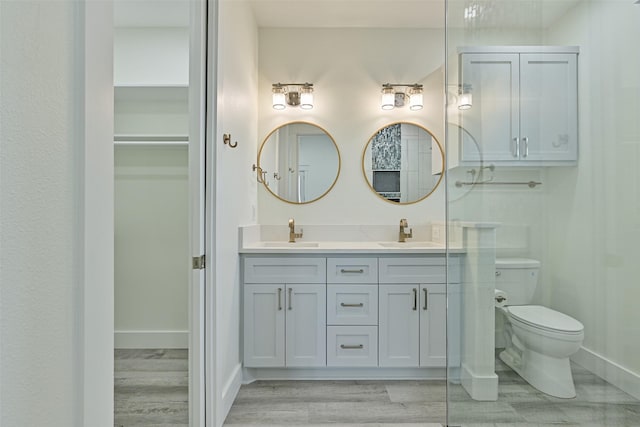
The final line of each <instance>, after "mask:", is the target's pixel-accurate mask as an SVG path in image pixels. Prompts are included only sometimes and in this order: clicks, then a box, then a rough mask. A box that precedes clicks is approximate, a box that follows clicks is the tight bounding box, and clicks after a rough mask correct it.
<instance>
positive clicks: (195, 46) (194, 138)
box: [189, 0, 215, 427]
mask: <svg viewBox="0 0 640 427" xmlns="http://www.w3.org/2000/svg"><path fill="white" fill-rule="evenodd" d="M206 28H207V2H206V0H199V1H194V2H190V37H189V39H190V40H189V208H190V211H189V217H190V237H191V241H190V249H191V254H192V257H193V261H192V267H193V269H192V273H191V281H190V286H189V332H190V333H189V425H190V426H194V427H204V426H205V425H210V424H208V423H206V420H207V416H206V415H208V412H212V411H213V410H214V409H215V408H213V407H209V408H207V405H206V402H205V395H206V393H205V389H206V387H207V386H208V384H212V382H211V381H210V380H209V379H208V378H207V375H208V372H211V371H210V370H207V369H206V366H205V361H206V358H205V354H206V353H207V352H206V344H207V343H208V340H207V339H205V337H206V335H205V332H206V330H205V325H206V324H207V323H206V321H207V316H206V314H207V310H206V301H207V300H206V298H207V293H206V283H207V282H208V278H209V277H210V275H211V273H210V270H211V269H210V268H206V265H207V264H209V265H211V264H212V263H211V262H210V260H211V259H213V254H212V251H211V250H210V249H209V248H211V244H210V242H208V240H207V238H206V236H207V233H206V232H207V229H208V228H210V224H208V222H210V221H207V215H206V213H207V210H212V209H213V205H212V203H213V198H212V197H211V194H208V193H207V192H206V189H207V188H211V185H209V186H207V185H206V180H207V177H212V175H213V174H211V173H208V171H207V167H208V166H210V165H211V164H212V162H207V161H206V153H207V151H208V150H207V144H208V142H207V139H208V138H207V119H206V118H207V103H206V100H207V85H206V75H207V46H208V43H207V30H206ZM209 204H211V205H209ZM207 258H208V259H207ZM207 261H209V262H207ZM212 419H213V418H212Z"/></svg>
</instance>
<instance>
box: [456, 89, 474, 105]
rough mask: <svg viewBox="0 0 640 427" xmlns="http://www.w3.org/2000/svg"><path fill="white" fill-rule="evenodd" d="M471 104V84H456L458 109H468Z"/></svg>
mask: <svg viewBox="0 0 640 427" xmlns="http://www.w3.org/2000/svg"><path fill="white" fill-rule="evenodd" d="M472 106H473V96H472V95H471V85H470V84H466V83H463V84H461V85H460V86H458V110H468V109H469V108H471V107H472Z"/></svg>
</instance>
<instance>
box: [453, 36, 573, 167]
mask: <svg viewBox="0 0 640 427" xmlns="http://www.w3.org/2000/svg"><path fill="white" fill-rule="evenodd" d="M577 54H578V48H560V47H541V48H540V47H522V48H516V47H498V48H486V47H482V48H481V47H478V48H473V49H465V50H462V51H461V53H460V81H459V84H460V85H461V87H463V88H464V90H465V91H469V92H470V93H471V95H472V98H473V103H472V106H471V108H469V109H466V110H460V117H459V123H460V125H461V126H462V127H463V128H464V129H465V130H466V131H467V132H468V133H469V134H470V135H472V136H473V137H474V138H475V139H476V141H477V143H478V146H476V145H475V144H470V143H469V141H468V140H467V141H465V140H464V139H463V140H462V146H461V147H460V149H461V153H460V156H461V161H462V162H463V163H464V162H472V163H475V162H478V161H480V160H484V161H485V162H492V163H495V164H496V165H502V166H518V165H527V166H562V165H572V164H575V162H576V161H577V160H578V114H577V109H578V91H577ZM478 147H479V148H480V149H478Z"/></svg>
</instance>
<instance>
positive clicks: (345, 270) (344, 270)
mask: <svg viewBox="0 0 640 427" xmlns="http://www.w3.org/2000/svg"><path fill="white" fill-rule="evenodd" d="M340 273H342V274H346V273H356V274H362V273H364V269H363V268H360V269H358V270H347V269H346V268H341V269H340Z"/></svg>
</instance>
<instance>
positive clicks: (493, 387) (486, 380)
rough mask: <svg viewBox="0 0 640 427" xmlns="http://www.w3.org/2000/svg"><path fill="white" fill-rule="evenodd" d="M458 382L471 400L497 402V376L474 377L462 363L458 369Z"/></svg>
mask: <svg viewBox="0 0 640 427" xmlns="http://www.w3.org/2000/svg"><path fill="white" fill-rule="evenodd" d="M460 382H461V384H462V387H463V388H464V389H465V390H466V392H467V393H469V396H471V398H472V399H473V400H479V401H486V402H493V401H496V400H498V376H497V375H496V374H493V375H476V374H474V373H473V372H472V371H471V369H469V367H468V366H467V365H465V364H464V363H463V364H462V368H461V369H460Z"/></svg>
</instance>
